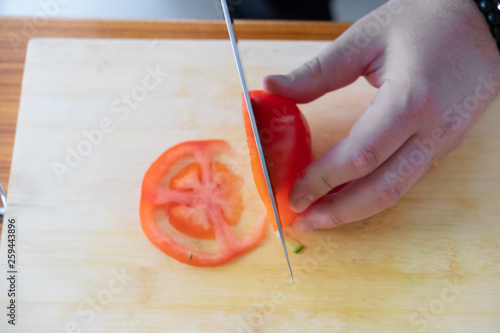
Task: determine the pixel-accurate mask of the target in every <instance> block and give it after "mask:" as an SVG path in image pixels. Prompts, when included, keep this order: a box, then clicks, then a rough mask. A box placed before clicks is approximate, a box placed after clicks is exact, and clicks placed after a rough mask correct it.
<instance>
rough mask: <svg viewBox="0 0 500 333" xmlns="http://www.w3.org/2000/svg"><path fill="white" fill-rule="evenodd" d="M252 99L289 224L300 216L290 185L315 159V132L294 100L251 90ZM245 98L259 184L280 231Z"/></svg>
mask: <svg viewBox="0 0 500 333" xmlns="http://www.w3.org/2000/svg"><path fill="white" fill-rule="evenodd" d="M250 99H251V101H252V108H253V111H254V115H255V120H256V121H257V127H258V129H259V133H260V138H261V143H262V148H263V150H264V155H265V158H266V163H267V168H268V172H269V176H270V178H271V185H272V187H273V191H274V195H275V198H276V204H277V207H278V213H279V216H280V220H281V225H282V227H285V226H287V225H289V224H291V223H292V222H293V221H294V219H295V218H296V217H297V215H298V214H297V213H295V212H294V211H293V210H292V209H291V208H290V205H289V204H288V194H289V192H290V188H291V187H292V185H293V183H294V181H295V179H297V177H300V175H301V172H302V170H304V169H305V168H306V167H307V166H308V165H309V164H310V163H311V162H312V161H313V154H312V148H311V132H310V130H309V125H308V124H307V120H306V119H305V118H304V116H303V114H302V112H300V110H299V108H298V107H297V105H296V104H295V103H294V102H293V101H292V100H290V99H287V98H285V97H281V96H277V95H271V94H268V93H266V92H264V91H260V90H253V91H250ZM242 101H243V119H244V123H245V131H246V135H247V142H248V147H249V152H250V162H251V165H252V172H253V176H254V181H255V185H256V186H257V190H258V192H259V195H260V197H261V199H262V201H263V202H264V204H265V206H266V210H267V214H268V217H269V219H270V221H271V224H272V226H273V228H274V230H277V225H276V220H275V219H274V213H273V209H272V204H271V200H270V196H269V193H268V191H267V186H266V181H265V178H264V173H263V171H262V167H261V164H260V159H259V156H258V151H257V146H256V144H255V137H254V134H253V130H252V125H251V123H250V116H249V114H248V109H247V107H246V103H245V99H244V97H243V98H242Z"/></svg>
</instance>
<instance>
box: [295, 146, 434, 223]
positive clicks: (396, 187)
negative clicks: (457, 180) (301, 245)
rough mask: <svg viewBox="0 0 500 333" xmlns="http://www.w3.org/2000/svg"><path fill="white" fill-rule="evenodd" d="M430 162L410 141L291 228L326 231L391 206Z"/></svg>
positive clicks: (308, 211)
mask: <svg viewBox="0 0 500 333" xmlns="http://www.w3.org/2000/svg"><path fill="white" fill-rule="evenodd" d="M433 160H434V157H433V156H427V155H425V154H423V153H422V151H421V150H419V147H417V146H416V145H415V143H414V140H413V139H412V140H410V141H408V142H407V143H406V144H405V145H404V146H403V147H402V148H401V149H400V151H398V153H397V154H396V155H394V156H392V157H391V158H390V159H389V160H388V161H387V162H386V163H385V164H384V165H382V166H381V167H380V168H379V169H377V170H376V171H375V172H373V173H371V174H370V175H368V176H366V177H364V178H362V179H359V180H356V181H354V182H352V183H351V184H349V185H348V186H347V187H345V188H344V189H342V190H341V191H340V192H338V193H336V194H333V195H327V196H324V197H323V198H321V199H320V200H319V201H318V202H316V203H315V204H314V205H313V206H311V207H310V208H309V209H308V210H307V211H305V212H304V213H302V214H301V215H300V216H299V217H298V218H297V219H296V221H295V222H294V227H295V228H297V229H299V230H301V231H309V230H313V229H329V228H333V227H337V226H340V225H343V224H346V223H349V222H354V221H359V220H362V219H365V218H367V217H369V216H372V215H374V214H377V213H379V212H381V211H382V210H385V209H387V208H389V207H391V206H393V205H394V204H395V203H396V202H397V201H398V200H399V198H401V196H402V195H403V194H405V193H406V192H407V191H408V190H409V189H410V187H411V186H412V185H413V184H414V183H415V182H416V181H417V180H418V179H420V177H421V176H422V175H423V174H424V173H425V172H426V171H427V169H428V168H429V167H430V165H431V164H432V161H433Z"/></svg>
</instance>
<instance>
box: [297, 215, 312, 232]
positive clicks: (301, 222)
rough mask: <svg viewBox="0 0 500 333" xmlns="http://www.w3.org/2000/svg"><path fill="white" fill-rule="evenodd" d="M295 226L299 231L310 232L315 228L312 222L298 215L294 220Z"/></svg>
mask: <svg viewBox="0 0 500 333" xmlns="http://www.w3.org/2000/svg"><path fill="white" fill-rule="evenodd" d="M293 228H294V229H295V230H297V231H298V232H308V231H310V230H312V229H313V227H312V226H311V223H309V222H308V221H307V220H306V219H305V218H303V217H298V218H296V219H295V221H294V222H293Z"/></svg>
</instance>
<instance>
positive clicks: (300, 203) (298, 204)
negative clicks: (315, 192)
mask: <svg viewBox="0 0 500 333" xmlns="http://www.w3.org/2000/svg"><path fill="white" fill-rule="evenodd" d="M313 202H314V197H313V196H312V195H310V194H306V195H303V196H301V197H300V198H298V199H297V200H295V205H294V207H292V209H293V210H294V211H295V212H297V213H302V212H303V211H305V210H306V208H307V207H309V206H310V205H311V204H312V203H313Z"/></svg>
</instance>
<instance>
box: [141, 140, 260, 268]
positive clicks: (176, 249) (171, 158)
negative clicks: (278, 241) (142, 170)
mask: <svg viewBox="0 0 500 333" xmlns="http://www.w3.org/2000/svg"><path fill="white" fill-rule="evenodd" d="M212 154H229V155H232V151H231V149H230V147H229V145H228V143H227V142H225V141H221V140H210V141H190V142H184V143H181V144H178V145H176V146H174V147H172V148H170V149H168V150H167V151H165V152H164V153H163V154H162V155H161V156H160V157H159V158H158V159H157V160H156V161H155V162H154V163H153V164H152V165H151V167H150V168H149V170H148V171H147V172H146V175H145V176H144V180H143V184H142V196H141V204H140V215H141V225H142V228H143V231H144V233H145V234H146V236H147V237H148V238H149V240H150V241H151V242H152V243H153V244H154V245H155V246H156V247H158V248H159V249H160V250H162V251H163V252H165V253H166V254H168V255H169V256H171V257H172V258H174V259H176V260H178V261H180V262H183V263H186V264H189V265H193V266H217V265H221V264H223V263H226V262H228V261H229V260H231V259H233V258H235V257H237V256H239V255H241V254H243V253H245V252H247V251H249V250H251V249H252V248H254V247H255V246H257V244H258V243H259V242H260V241H261V239H262V238H263V236H264V232H265V218H262V219H261V221H260V222H259V223H258V224H257V225H256V226H255V227H254V228H253V229H252V230H251V231H250V232H249V233H248V234H247V235H245V236H244V237H242V238H239V237H237V236H236V235H235V234H234V232H233V230H232V229H231V228H230V226H231V225H235V224H237V223H238V221H239V219H240V217H241V213H242V211H243V200H242V197H241V193H240V190H241V187H242V184H243V180H242V178H241V177H240V176H237V175H235V174H234V173H233V172H231V171H230V170H229V169H228V168H227V167H226V166H225V165H224V164H222V163H220V162H214V161H212V160H211V156H212ZM186 156H194V158H195V160H196V162H194V163H190V164H187V165H186V166H184V167H183V168H182V169H181V170H179V171H178V172H177V173H176V174H175V175H174V176H173V177H172V178H171V179H170V181H169V185H168V188H161V187H159V185H158V184H159V182H160V180H161V179H162V178H163V177H164V175H165V174H166V173H167V172H168V171H169V170H170V168H171V167H172V165H173V164H175V163H176V162H177V161H178V160H179V159H181V158H184V157H186ZM159 208H163V209H164V210H165V213H166V215H167V217H168V219H169V223H170V224H171V225H172V226H173V227H174V228H175V229H177V230H178V231H180V232H182V233H183V234H185V235H187V236H190V237H193V238H198V239H215V240H216V241H217V244H218V247H219V252H217V253H205V252H201V251H197V250H194V249H190V248H188V247H186V246H184V245H182V244H180V243H179V242H176V241H175V240H174V239H173V238H172V236H171V235H169V234H167V233H165V232H162V231H161V230H160V228H159V227H158V225H157V223H156V221H155V218H154V211H155V210H157V209H159Z"/></svg>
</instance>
